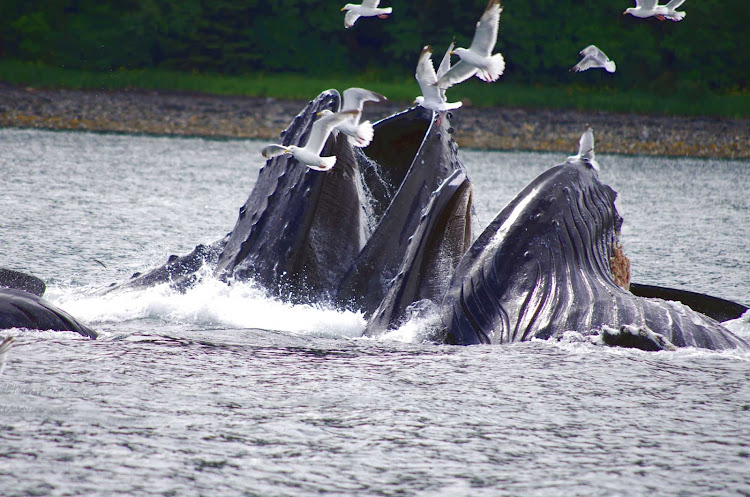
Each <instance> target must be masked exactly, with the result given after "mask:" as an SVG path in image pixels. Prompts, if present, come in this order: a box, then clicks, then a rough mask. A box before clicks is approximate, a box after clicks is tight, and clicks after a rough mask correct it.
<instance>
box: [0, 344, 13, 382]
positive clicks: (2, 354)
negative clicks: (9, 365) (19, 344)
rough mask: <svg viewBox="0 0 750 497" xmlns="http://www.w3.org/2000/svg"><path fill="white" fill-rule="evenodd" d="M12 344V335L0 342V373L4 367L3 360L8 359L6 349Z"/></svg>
mask: <svg viewBox="0 0 750 497" xmlns="http://www.w3.org/2000/svg"><path fill="white" fill-rule="evenodd" d="M12 346H13V337H8V338H6V339H5V340H3V342H2V343H0V374H2V372H3V370H4V369H5V361H6V360H7V359H8V351H9V350H10V348H11V347H12Z"/></svg>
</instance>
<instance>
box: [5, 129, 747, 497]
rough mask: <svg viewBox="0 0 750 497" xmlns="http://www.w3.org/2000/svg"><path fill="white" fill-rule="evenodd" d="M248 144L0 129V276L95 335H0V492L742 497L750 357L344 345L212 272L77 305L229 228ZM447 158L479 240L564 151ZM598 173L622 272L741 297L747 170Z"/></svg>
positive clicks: (406, 331) (656, 162)
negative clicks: (2, 365) (616, 233)
mask: <svg viewBox="0 0 750 497" xmlns="http://www.w3.org/2000/svg"><path fill="white" fill-rule="evenodd" d="M264 145H265V144H264V143H261V142H256V141H209V140H202V139H181V138H159V137H138V136H121V135H102V134H88V133H66V132H47V131H33V130H15V129H0V178H2V186H3V194H2V195H0V243H2V245H1V246H2V250H1V251H0V267H9V268H13V269H17V270H21V271H26V272H29V273H32V274H35V275H36V276H39V277H41V278H43V279H44V280H45V281H47V283H48V290H47V295H46V297H47V298H48V299H49V300H51V301H52V302H54V303H55V304H57V305H59V306H60V307H62V308H63V309H65V310H66V311H68V312H70V313H71V314H73V315H74V316H76V317H77V318H79V319H81V320H82V321H84V322H86V323H88V324H89V325H90V326H91V327H93V328H95V329H96V330H98V331H99V332H101V333H102V336H101V338H100V339H98V340H95V341H91V340H87V339H84V338H82V337H80V336H78V335H76V334H73V333H67V332H38V331H27V330H3V331H0V337H5V336H9V335H13V336H15V341H16V342H15V347H14V348H13V349H12V350H11V351H10V353H9V355H8V360H7V366H6V369H5V371H4V372H3V373H2V374H1V375H0V495H3V496H16V495H18V496H22V495H24V496H25V495H92V494H95V495H115V494H122V495H249V496H256V495H257V496H309V495H314V494H318V495H342V496H345V495H356V496H391V495H394V496H395V495H400V496H409V495H425V496H455V495H467V496H484V495H486V496H498V495H509V496H511V495H537V496H547V495H549V496H557V495H583V496H616V495H622V496H632V495H750V428H748V426H750V354H749V353H739V352H727V353H716V352H710V351H700V350H694V349H683V350H679V351H676V352H659V353H646V352H641V351H634V350H623V349H612V348H606V347H600V346H595V345H592V344H589V343H579V342H575V341H570V342H554V343H549V342H543V341H535V342H531V343H523V344H514V345H509V346H472V347H454V346H443V345H436V344H433V343H430V342H429V341H425V340H424V335H425V326H424V323H420V322H419V321H416V320H415V321H412V322H409V323H407V324H405V325H404V326H403V327H402V328H401V329H399V330H397V331H395V332H392V333H390V334H388V335H387V336H385V337H383V338H380V339H377V340H373V339H365V338H360V335H361V332H362V330H363V329H364V326H365V322H364V320H363V318H362V316H361V315H359V314H357V313H352V312H339V311H336V310H332V309H328V308H325V307H323V306H294V305H290V304H287V303H284V302H280V301H276V300H273V299H270V298H268V297H267V296H266V295H265V294H264V292H263V290H262V289H260V288H257V287H255V286H253V285H252V284H242V285H236V286H233V287H231V288H230V287H228V286H226V285H224V284H221V283H219V282H216V281H211V280H208V281H206V282H205V283H203V284H201V285H199V286H198V287H197V288H195V289H193V290H191V291H189V292H187V293H186V294H177V293H175V292H172V291H171V290H169V289H168V288H166V287H155V288H151V289H147V290H139V291H132V292H120V293H117V294H112V295H109V296H106V297H101V296H96V295H94V294H93V290H95V289H97V288H101V287H102V286H105V285H107V284H109V283H111V282H114V281H120V280H123V279H126V278H128V277H129V276H130V274H132V273H133V272H135V271H142V270H144V269H148V268H151V267H155V266H157V265H160V264H162V263H163V262H164V261H165V260H166V259H167V257H168V256H169V255H170V254H184V253H187V252H189V251H190V250H192V248H193V247H194V246H195V245H196V244H198V243H209V242H212V241H214V240H217V239H219V238H220V237H222V236H223V235H224V234H225V233H226V232H228V231H229V230H231V229H232V227H233V225H234V222H235V220H236V217H237V211H238V209H239V207H240V206H241V205H242V204H243V203H244V201H245V199H246V198H247V196H248V194H249V192H250V191H251V189H252V186H253V183H254V181H255V179H256V177H257V173H258V169H259V167H260V166H261V165H262V158H261V156H260V149H261V148H262V147H263V146H264ZM576 147H577V144H571V154H572V153H573V152H574V151H575V148H576ZM460 155H461V158H462V161H463V162H464V164H465V165H466V167H467V169H468V171H469V175H470V178H471V179H472V182H473V184H474V188H475V204H476V205H475V214H476V215H475V217H476V226H475V230H476V231H477V232H478V231H479V230H480V229H481V228H483V227H484V226H485V225H486V224H487V223H489V222H490V221H491V220H492V218H493V217H494V215H495V213H496V212H498V211H499V210H500V209H501V208H502V207H503V206H504V205H505V204H506V203H507V202H508V201H509V200H510V199H511V198H512V197H513V196H514V195H515V194H516V193H517V192H518V191H520V189H521V188H523V187H524V186H525V185H526V184H527V183H528V182H529V181H530V180H532V179H533V178H534V177H535V176H536V175H538V174H539V173H540V172H541V171H543V170H545V169H546V168H548V167H550V166H552V165H554V164H557V163H560V162H562V161H563V160H564V159H565V156H564V155H561V154H540V153H515V152H514V153H507V152H480V151H472V150H462V151H461V152H460ZM597 158H598V159H599V163H600V165H601V172H600V177H601V179H602V180H603V181H604V182H606V183H608V184H609V185H610V186H612V187H613V188H614V189H615V190H616V191H618V192H619V198H618V201H617V205H618V209H619V211H620V213H621V214H622V215H623V217H624V218H625V225H624V228H623V242H624V246H625V251H626V253H627V255H628V256H629V257H630V259H631V263H632V271H633V279H634V281H638V282H641V283H651V284H659V285H663V286H672V287H679V288H685V289H689V290H694V291H699V292H703V293H709V294H712V295H716V296H720V297H724V298H728V299H731V300H735V301H739V302H742V303H745V304H748V303H750V276H748V275H750V257H749V256H748V254H749V253H750V195H749V194H748V192H749V191H750V180H748V177H749V176H750V162H747V161H714V160H694V159H687V158H663V157H625V156H615V155H600V156H598V157H597ZM727 326H730V327H731V328H732V329H733V330H735V331H736V332H737V333H738V334H740V335H742V336H744V337H746V338H749V337H750V316H746V317H744V318H741V319H739V320H736V321H733V322H730V323H728V324H727Z"/></svg>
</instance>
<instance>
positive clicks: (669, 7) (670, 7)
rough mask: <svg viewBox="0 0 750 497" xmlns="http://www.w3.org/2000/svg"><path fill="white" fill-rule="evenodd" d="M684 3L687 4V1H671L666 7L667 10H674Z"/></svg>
mask: <svg viewBox="0 0 750 497" xmlns="http://www.w3.org/2000/svg"><path fill="white" fill-rule="evenodd" d="M683 3H685V0H671V1H670V2H669V3H668V4H667V5H665V7H666V8H667V10H674V9H676V8H678V7H679V6H680V5H682V4H683Z"/></svg>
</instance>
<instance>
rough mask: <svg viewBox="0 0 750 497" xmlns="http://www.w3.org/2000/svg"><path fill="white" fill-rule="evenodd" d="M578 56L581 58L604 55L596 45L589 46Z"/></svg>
mask: <svg viewBox="0 0 750 497" xmlns="http://www.w3.org/2000/svg"><path fill="white" fill-rule="evenodd" d="M578 55H580V56H581V57H598V56H599V55H604V52H602V51H601V50H599V48H598V47H597V46H596V45H589V46H587V47H586V48H584V49H583V50H581V51H580V52H578Z"/></svg>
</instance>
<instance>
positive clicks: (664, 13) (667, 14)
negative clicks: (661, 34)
mask: <svg viewBox="0 0 750 497" xmlns="http://www.w3.org/2000/svg"><path fill="white" fill-rule="evenodd" d="M683 3H685V0H671V1H670V2H669V3H667V4H666V5H659V3H658V0H635V7H630V8H628V9H625V12H623V14H630V15H631V16H634V17H640V18H641V19H643V18H646V17H656V18H657V19H659V20H660V21H663V20H665V19H669V20H670V21H675V22H677V21H681V20H683V19H684V18H685V12H677V10H676V9H677V8H678V7H679V6H680V5H682V4H683Z"/></svg>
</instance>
